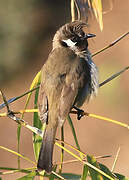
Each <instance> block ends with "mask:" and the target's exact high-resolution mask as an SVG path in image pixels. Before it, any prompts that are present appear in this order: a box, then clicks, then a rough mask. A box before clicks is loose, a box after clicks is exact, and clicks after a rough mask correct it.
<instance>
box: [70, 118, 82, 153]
mask: <svg viewBox="0 0 129 180" xmlns="http://www.w3.org/2000/svg"><path fill="white" fill-rule="evenodd" d="M67 119H68V122H69V125H70V127H71V129H72V133H73V137H74V140H75V143H76V146H77V148H78V150H80V146H79V143H78V140H77V136H76V132H75V128H74V125H73V122H72V119H71V117H70V116H69V115H68V118H67Z"/></svg>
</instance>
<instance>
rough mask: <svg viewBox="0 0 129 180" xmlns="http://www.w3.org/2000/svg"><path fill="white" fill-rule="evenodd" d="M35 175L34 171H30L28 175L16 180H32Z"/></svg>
mask: <svg viewBox="0 0 129 180" xmlns="http://www.w3.org/2000/svg"><path fill="white" fill-rule="evenodd" d="M36 174H37V173H36V171H32V172H31V173H29V174H28V175H26V176H23V177H21V178H18V179H17V180H33V179H34V177H35V176H36Z"/></svg>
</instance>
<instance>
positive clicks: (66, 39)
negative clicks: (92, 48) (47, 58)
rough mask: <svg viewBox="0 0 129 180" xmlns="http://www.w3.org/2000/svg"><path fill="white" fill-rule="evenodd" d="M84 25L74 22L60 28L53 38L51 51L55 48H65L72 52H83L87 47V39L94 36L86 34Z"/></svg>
mask: <svg viewBox="0 0 129 180" xmlns="http://www.w3.org/2000/svg"><path fill="white" fill-rule="evenodd" d="M85 27H87V25H86V23H84V22H81V21H74V22H71V23H67V24H65V25H64V26H62V27H61V28H60V29H59V30H58V31H57V32H56V34H55V36H54V38H53V49H55V48H57V47H61V46H63V47H66V48H70V49H72V50H74V51H76V50H77V51H85V50H87V47H88V41H87V39H88V38H92V37H95V35H94V34H87V33H86V32H85V31H84V28H85Z"/></svg>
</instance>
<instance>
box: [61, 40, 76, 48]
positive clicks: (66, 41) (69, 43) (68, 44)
mask: <svg viewBox="0 0 129 180" xmlns="http://www.w3.org/2000/svg"><path fill="white" fill-rule="evenodd" d="M62 41H63V42H65V43H66V44H67V46H69V47H71V48H73V47H75V44H77V42H73V41H71V39H67V40H62Z"/></svg>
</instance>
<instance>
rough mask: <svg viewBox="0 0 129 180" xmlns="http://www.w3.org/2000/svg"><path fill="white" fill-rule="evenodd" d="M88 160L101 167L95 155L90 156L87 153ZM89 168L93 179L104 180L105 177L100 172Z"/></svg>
mask: <svg viewBox="0 0 129 180" xmlns="http://www.w3.org/2000/svg"><path fill="white" fill-rule="evenodd" d="M87 161H88V162H89V163H90V164H92V165H93V166H95V167H97V168H98V169H100V168H99V165H98V162H97V161H96V159H95V158H94V157H93V156H89V155H87ZM88 170H89V173H90V176H91V178H92V179H93V180H102V179H103V177H102V175H101V174H100V173H98V172H97V171H95V170H94V169H92V168H90V167H88Z"/></svg>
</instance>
